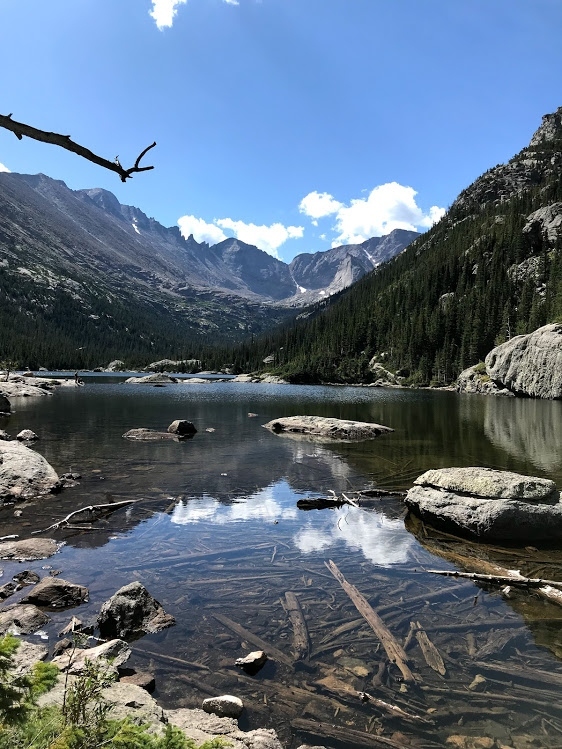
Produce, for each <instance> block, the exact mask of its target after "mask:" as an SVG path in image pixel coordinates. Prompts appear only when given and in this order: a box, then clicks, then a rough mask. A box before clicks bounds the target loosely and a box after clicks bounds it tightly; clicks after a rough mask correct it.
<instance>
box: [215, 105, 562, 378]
mask: <svg viewBox="0 0 562 749" xmlns="http://www.w3.org/2000/svg"><path fill="white" fill-rule="evenodd" d="M556 320H562V108H560V109H558V110H557V112H555V113H554V114H550V115H545V117H544V118H543V122H542V124H541V126H540V128H539V129H538V130H537V132H536V133H535V135H534V136H533V138H532V140H531V142H530V144H529V146H528V147H526V148H524V149H523V150H522V151H521V152H520V153H519V154H517V155H516V156H515V157H514V158H513V159H511V161H509V162H508V163H507V164H505V165H500V166H497V167H494V168H493V169H491V170H489V171H488V172H486V173H485V174H484V175H483V176H482V177H480V178H479V179H478V180H476V182H474V183H473V184H472V185H471V186H470V187H469V188H467V189H466V190H464V191H463V192H462V193H461V194H460V195H459V197H458V198H457V200H456V201H455V203H454V204H453V205H452V207H451V208H450V210H449V211H448V213H447V214H446V216H445V217H444V218H443V219H442V220H441V221H440V222H439V223H438V224H437V225H435V226H434V227H433V228H432V229H431V230H430V231H429V232H427V233H426V234H424V235H423V236H422V237H420V238H419V239H418V240H416V241H415V242H413V243H412V244H411V245H410V246H409V247H408V248H407V249H406V250H405V251H404V252H403V253H401V254H400V255H399V256H398V257H396V258H395V259H394V260H392V261H390V262H389V263H387V264H385V265H384V266H382V267H381V268H380V269H378V270H376V271H374V272H373V273H371V274H370V275H368V276H365V277H364V278H363V279H361V280H360V281H359V282H358V283H357V284H355V285H354V286H353V287H352V288H350V289H349V290H347V291H344V292H342V293H341V294H340V295H339V296H338V297H337V298H334V299H333V300H330V301H329V302H327V303H325V304H324V305H322V307H319V308H317V309H316V311H315V312H313V313H312V314H311V315H310V316H309V317H308V318H307V319H304V320H303V319H301V320H297V321H296V322H295V323H293V324H291V325H289V326H287V327H285V328H284V329H283V330H281V331H279V332H278V333H277V334H275V335H266V336H264V337H262V338H260V339H259V340H258V341H255V342H253V343H251V344H249V345H246V346H241V347H238V348H236V349H234V350H232V349H229V350H224V351H222V352H221V356H222V358H223V361H224V360H230V363H232V364H234V366H235V367H236V368H238V369H240V370H252V369H263V368H264V366H265V365H264V364H263V359H264V358H266V357H267V356H272V355H273V356H274V357H275V359H274V363H273V364H269V365H268V368H269V369H272V368H274V369H276V370H277V371H279V372H281V373H283V374H284V375H285V376H287V377H289V379H291V380H292V381H295V382H318V381H324V382H326V381H331V382H349V381H367V382H368V381H369V380H370V379H371V378H372V375H371V372H370V369H369V362H370V361H371V360H372V359H373V358H375V360H376V361H379V362H381V363H382V364H383V365H384V366H385V367H388V368H390V369H392V370H393V371H397V372H398V373H399V374H402V375H403V376H405V377H407V378H409V380H410V381H411V382H413V383H417V384H423V383H430V382H433V383H446V382H450V381H452V380H453V379H454V378H455V377H456V376H457V375H458V374H459V372H460V371H461V370H462V369H464V368H465V367H467V366H469V365H471V364H474V363H476V362H478V360H479V359H482V358H483V357H484V356H485V355H486V353H487V352H488V351H489V350H490V349H491V348H492V347H493V346H494V345H495V344H497V343H499V342H502V341H504V340H506V338H509V337H512V336H513V335H515V334H518V333H525V332H529V331H531V330H533V329H535V328H537V327H539V326H541V325H543V324H545V323H546V322H551V321H556ZM208 353H209V354H210V353H211V352H208ZM208 361H209V362H211V361H212V362H213V363H214V364H215V365H218V364H219V361H220V358H218V357H215V356H212V357H210V358H209V359H208Z"/></svg>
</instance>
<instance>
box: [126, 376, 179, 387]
mask: <svg viewBox="0 0 562 749" xmlns="http://www.w3.org/2000/svg"><path fill="white" fill-rule="evenodd" d="M177 382H178V378H177V377H170V375H167V374H161V373H156V374H150V375H144V376H143V377H128V378H127V379H126V380H125V384H126V385H174V384H176V383H177Z"/></svg>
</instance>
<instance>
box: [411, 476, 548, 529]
mask: <svg viewBox="0 0 562 749" xmlns="http://www.w3.org/2000/svg"><path fill="white" fill-rule="evenodd" d="M414 484H415V485H414V487H413V488H412V489H410V491H409V492H408V494H407V495H406V499H405V503H406V505H407V507H408V508H409V509H410V510H412V511H413V512H415V514H416V515H419V516H420V517H421V518H422V520H424V521H427V522H428V523H430V524H432V525H434V526H435V527H438V528H442V529H444V530H448V531H453V532H456V533H459V534H461V535H469V536H476V537H477V538H478V539H480V540H483V541H505V542H524V543H529V542H534V541H555V540H556V541H558V540H560V539H561V538H562V498H561V495H560V494H559V493H558V491H557V489H556V485H555V484H554V482H552V481H549V480H547V479H541V478H536V477H534V476H522V475H520V474H516V473H511V472H508V471H495V470H492V469H489V468H476V467H474V468H442V469H436V470H431V471H426V473H424V474H423V475H421V476H420V477H419V478H417V479H416V481H415V482H414Z"/></svg>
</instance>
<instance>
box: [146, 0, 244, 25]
mask: <svg viewBox="0 0 562 749" xmlns="http://www.w3.org/2000/svg"><path fill="white" fill-rule="evenodd" d="M186 2H187V0H152V10H151V11H150V15H151V16H152V18H154V20H155V21H156V25H157V26H158V28H159V29H160V30H162V29H165V28H169V27H170V26H172V24H173V23H174V18H175V16H176V13H177V12H178V10H177V8H178V5H185V3H186ZM223 2H224V3H226V4H227V5H240V3H239V0H223Z"/></svg>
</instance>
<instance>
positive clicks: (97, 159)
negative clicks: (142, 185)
mask: <svg viewBox="0 0 562 749" xmlns="http://www.w3.org/2000/svg"><path fill="white" fill-rule="evenodd" d="M0 127H4V128H6V130H11V132H12V133H14V135H15V136H16V138H17V139H18V140H21V139H22V138H23V136H24V135H26V136H27V137H28V138H33V139H34V140H40V141H42V142H43V143H52V144H53V145H55V146H61V148H66V150H67V151H72V152H73V153H77V154H78V156H82V157H83V158H84V159H87V160H88V161H92V162H93V163H94V164H98V166H103V167H104V169H109V170H110V171H112V172H116V173H117V174H118V175H119V176H120V177H121V182H125V181H126V180H128V179H129V178H130V177H131V176H132V175H133V174H135V173H136V172H147V171H148V170H149V169H154V167H153V166H139V164H140V162H141V159H142V158H143V156H145V155H146V154H147V152H148V151H150V149H151V148H154V146H155V145H156V141H155V142H154V143H152V144H151V145H150V146H147V147H146V148H145V149H144V151H142V152H141V153H140V155H139V156H138V157H137V160H136V161H135V165H134V166H132V167H131V168H130V169H124V168H123V167H122V166H121V164H120V163H119V157H116V158H115V160H114V161H109V160H108V159H104V158H102V157H101V156H98V155H97V154H95V153H93V152H92V151H90V150H88V149H87V148H84V146H81V145H79V144H78V143H75V142H74V141H73V140H71V139H70V135H60V134H59V133H48V132H46V131H45V130H38V129H37V128H35V127H31V126H30V125H26V124H25V123H23V122H16V121H15V120H12V115H11V114H8V115H4V114H0Z"/></svg>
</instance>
